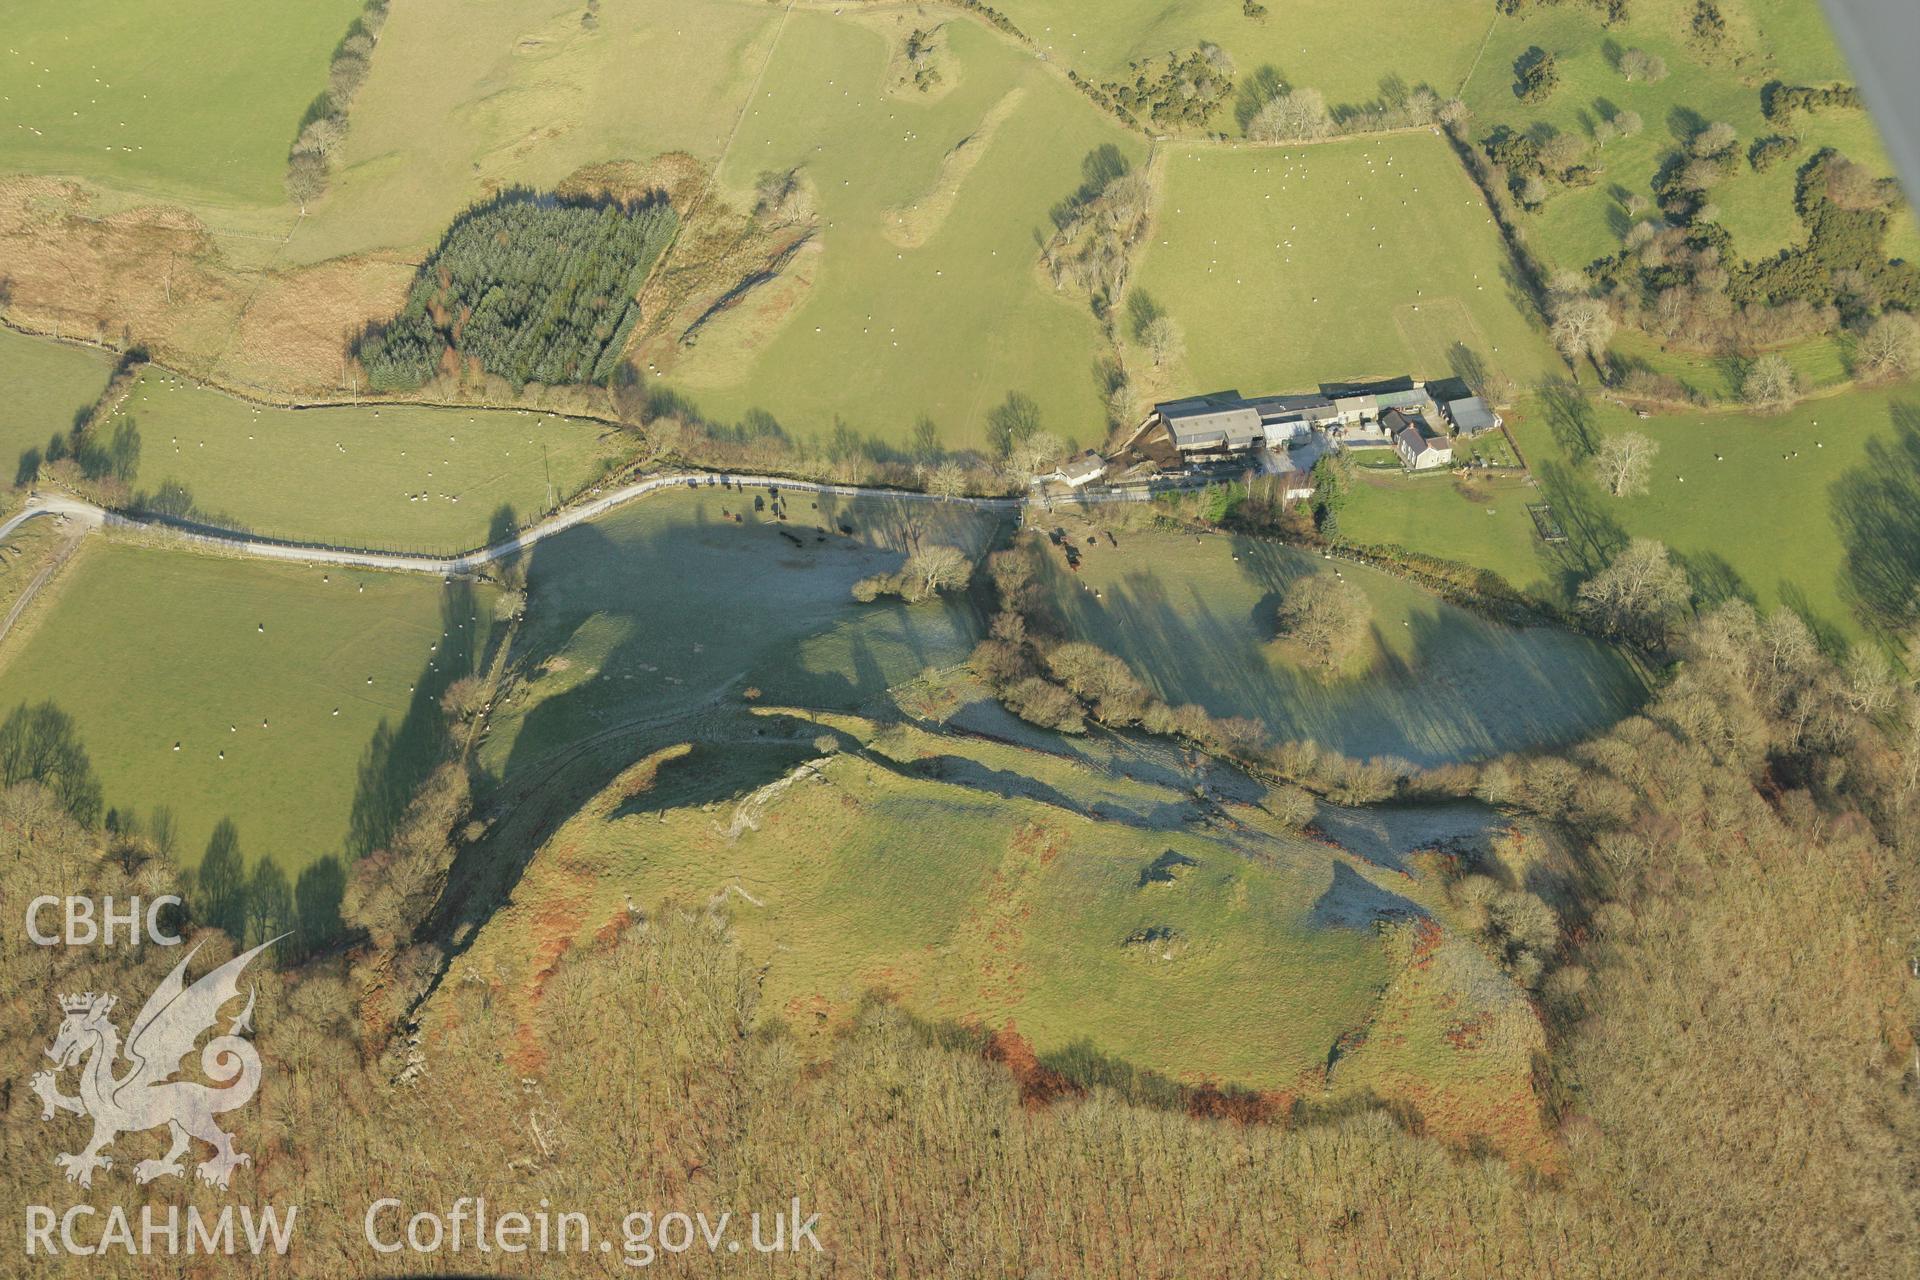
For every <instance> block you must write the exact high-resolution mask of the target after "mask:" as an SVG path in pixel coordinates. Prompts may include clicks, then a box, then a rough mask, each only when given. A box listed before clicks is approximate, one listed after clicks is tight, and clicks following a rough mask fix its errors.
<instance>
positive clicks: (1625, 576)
mask: <svg viewBox="0 0 1920 1280" xmlns="http://www.w3.org/2000/svg"><path fill="white" fill-rule="evenodd" d="M1692 594H1693V592H1692V588H1691V587H1690V586H1689V585H1688V582H1687V575H1686V571H1685V570H1683V569H1681V567H1680V566H1679V565H1677V564H1675V563H1673V561H1672V560H1671V559H1670V558H1669V557H1668V554H1667V548H1666V544H1664V543H1661V542H1657V541H1655V540H1654V539H1652V538H1635V539H1634V540H1633V541H1632V542H1630V543H1628V544H1627V546H1626V548H1625V549H1624V550H1623V551H1621V552H1620V554H1619V555H1617V556H1615V557H1614V558H1613V563H1612V564H1609V565H1608V566H1607V567H1606V568H1605V569H1602V570H1601V571H1600V572H1599V573H1597V574H1595V575H1594V576H1593V577H1592V578H1590V579H1588V580H1587V581H1586V582H1584V583H1582V584H1581V586H1580V611H1581V612H1582V613H1584V614H1586V615H1587V616H1588V617H1589V618H1591V619H1592V620H1593V621H1594V622H1596V623H1598V624H1599V626H1600V627H1601V629H1602V630H1604V631H1605V632H1606V633H1607V634H1609V635H1614V636H1620V637H1622V638H1624V639H1632V640H1637V641H1640V642H1641V643H1646V644H1661V645H1664V644H1665V643H1666V638H1667V629H1668V627H1669V625H1670V624H1671V623H1672V622H1673V620H1674V619H1675V618H1676V617H1677V616H1678V615H1679V613H1680V612H1681V610H1683V609H1685V608H1686V606H1687V602H1688V600H1689V599H1690V598H1691V597H1692Z"/></svg>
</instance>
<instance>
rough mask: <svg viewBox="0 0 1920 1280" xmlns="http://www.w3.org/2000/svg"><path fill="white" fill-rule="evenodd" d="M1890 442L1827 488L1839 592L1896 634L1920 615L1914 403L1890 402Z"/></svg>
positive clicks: (1919, 467) (1919, 446)
mask: <svg viewBox="0 0 1920 1280" xmlns="http://www.w3.org/2000/svg"><path fill="white" fill-rule="evenodd" d="M1890 414H1891V417H1892V419H1893V434H1892V438H1891V439H1884V440H1883V439H1873V440H1869V441H1867V447H1866V461H1865V462H1863V463H1862V464H1861V465H1860V466H1858V467H1855V468H1853V469H1852V470H1850V471H1848V472H1846V473H1845V474H1844V475H1842V476H1841V477H1840V478H1839V479H1838V480H1836V481H1834V483H1833V485H1832V487H1831V488H1830V489H1829V490H1828V495H1827V496H1828V502H1829V504H1830V506H1831V509H1832V511H1833V521H1834V524H1835V526H1836V527H1837V528H1838V530H1839V533H1840V542H1841V545H1842V547H1844V548H1845V553H1846V559H1845V562H1844V564H1843V565H1842V568H1841V590H1842V593H1843V595H1844V596H1845V598H1846V600H1847V602H1848V604H1849V605H1850V606H1851V607H1852V608H1853V610H1854V611H1855V612H1856V613H1857V614H1858V615H1859V617H1860V619H1861V620H1862V621H1863V622H1864V623H1865V624H1866V625H1867V626H1868V627H1870V628H1871V629H1873V630H1874V631H1876V632H1879V633H1880V634H1882V635H1887V636H1891V635H1898V634H1900V633H1902V632H1904V631H1905V630H1906V629H1907V628H1909V627H1911V626H1912V625H1913V623H1914V621H1915V619H1916V618H1920V405H1914V404H1896V405H1893V406H1892V408H1891V410H1890Z"/></svg>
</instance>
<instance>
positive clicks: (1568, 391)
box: [1540, 378, 1600, 466]
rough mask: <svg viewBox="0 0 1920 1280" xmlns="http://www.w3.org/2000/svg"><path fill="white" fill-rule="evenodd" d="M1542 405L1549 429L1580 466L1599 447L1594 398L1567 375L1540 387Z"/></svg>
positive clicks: (1570, 459)
mask: <svg viewBox="0 0 1920 1280" xmlns="http://www.w3.org/2000/svg"><path fill="white" fill-rule="evenodd" d="M1540 405H1541V408H1542V410H1543V411H1544V412H1545V414H1546V419H1547V429H1548V430H1549V431H1551V432H1553V439H1554V443H1555V444H1557V445H1559V446H1560V452H1562V453H1564V454H1566V455H1567V460H1568V461H1569V462H1571V463H1573V464H1574V465H1575V466H1578V465H1579V464H1580V463H1582V462H1585V461H1586V460H1587V459H1588V458H1591V457H1592V456H1593V455H1594V452H1595V451H1596V450H1598V449H1599V447H1600V435H1599V433H1598V432H1597V431H1595V430H1594V425H1593V402H1592V401H1591V400H1589V399H1588V398H1587V393H1586V392H1585V391H1584V390H1582V389H1581V388H1580V387H1579V386H1578V385H1577V384H1575V383H1573V382H1569V381H1567V380H1566V379H1565V378H1553V379H1550V380H1548V381H1547V382H1546V383H1544V384H1543V385H1542V386H1541V388H1540Z"/></svg>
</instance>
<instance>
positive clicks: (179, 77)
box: [0, 0, 404, 216]
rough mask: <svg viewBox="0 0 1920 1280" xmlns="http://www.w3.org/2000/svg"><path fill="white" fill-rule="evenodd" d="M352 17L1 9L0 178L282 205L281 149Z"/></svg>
mask: <svg viewBox="0 0 1920 1280" xmlns="http://www.w3.org/2000/svg"><path fill="white" fill-rule="evenodd" d="M360 4H361V0H311V2H303V3H298V4H295V3H288V2H286V0H281V2H279V3H248V2H247V0H180V3H177V4H170V5H168V6H166V7H165V8H164V9H162V10H154V9H148V8H146V7H144V6H139V5H129V4H125V3H118V2H116V0H70V2H68V3H62V4H57V5H25V6H11V7H10V10H9V14H10V16H9V18H8V21H7V24H6V43H5V46H4V48H0V58H4V59H5V61H4V62H0V67H3V68H4V71H0V85H4V86H5V88H4V89H0V172H15V171H17V172H26V173H58V174H73V175H77V176H79V177H83V178H89V179H93V180H95V181H98V182H102V183H105V184H107V185H109V186H118V187H122V188H125V189H130V190H135V191H145V192H152V193H155V194H160V195H165V196H169V197H174V198H180V199H186V200H190V201H194V202H203V201H204V202H210V203H212V204H215V205H227V204H234V203H243V204H268V205H282V204H284V203H285V199H286V197H285V196H284V195H283V194H282V192H281V178H282V176H283V175H284V174H285V172H286V162H287V148H288V146H290V145H291V144H292V142H293V137H294V134H295V133H297V132H298V131H299V127H300V116H301V113H302V112H303V111H305V110H306V107H307V104H308V103H309V102H310V101H312V99H313V97H314V96H315V95H316V94H318V93H319V92H320V91H321V90H322V89H324V88H325V87H326V84H327V61H328V59H329V58H330V57H331V56H332V53H333V48H334V46H335V45H336V44H337V43H338V42H339V40H340V38H341V37H342V36H344V35H345V34H346V31H347V24H348V23H349V22H350V21H352V19H353V17H354V16H355V15H356V14H358V13H359V12H360ZM403 7H404V6H403ZM291 212H292V211H291V210H290V209H289V210H288V213H289V216H290V215H291Z"/></svg>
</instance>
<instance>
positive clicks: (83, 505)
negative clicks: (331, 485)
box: [0, 471, 1104, 575]
mask: <svg viewBox="0 0 1920 1280" xmlns="http://www.w3.org/2000/svg"><path fill="white" fill-rule="evenodd" d="M722 485H725V486H729V487H739V488H754V489H778V490H783V491H786V492H791V493H815V494H830V495H834V496H839V497H848V498H894V499H899V500H902V501H907V502H933V503H954V504H958V505H963V506H968V507H972V508H974V509H976V510H982V511H1016V510H1019V509H1020V508H1022V507H1024V506H1026V505H1027V500H1026V499H1024V498H941V497H935V496H934V495H932V494H926V493H913V492H910V491H905V490H896V489H873V488H867V487H864V486H861V485H847V484H821V483H816V482H813V481H807V480H786V479H782V478H780V477H778V476H756V475H735V474H733V473H731V472H693V471H684V472H674V473H673V474H670V475H661V476H650V477H649V478H647V479H645V480H636V481H634V482H633V483H632V484H628V485H623V486H621V487H620V488H618V489H615V490H613V491H612V492H610V493H605V494H602V495H601V496H600V497H598V498H595V499H594V500H593V501H591V502H585V503H582V504H581V505H579V506H577V507H569V508H568V509H567V510H565V511H560V512H556V513H555V514H553V515H551V516H549V517H547V518H546V519H545V520H542V521H541V522H540V523H538V524H535V525H532V526H529V527H528V528H526V529H524V530H522V531H521V532H520V533H519V534H517V535H515V536H514V537H511V538H508V539H506V540H504V541H501V542H497V543H495V544H494V545H493V546H490V547H482V548H480V549H479V550H475V551H468V552H464V553H462V554H460V555H456V556H444V557H441V556H419V555H399V554H394V553H390V552H384V551H353V550H347V549H344V548H339V547H323V546H313V545H308V544H302V543H296V542H277V541H272V540H268V539H262V538H256V537H254V536H253V535H251V534H248V533H243V532H240V531H238V530H232V529H216V528H209V527H206V526H200V525H196V526H193V527H190V528H189V527H184V526H182V525H178V524H174V523H172V522H170V521H166V520H159V519H152V518H144V517H139V516H127V515H121V514H120V513H118V512H113V511H107V510H104V509H103V508H101V507H98V506H95V505H94V504H93V503H91V502H86V501H84V500H82V499H79V498H73V497H68V496H66V495H64V494H47V493H35V494H33V495H32V496H30V497H29V498H28V499H27V502H26V505H25V506H24V507H23V508H22V509H21V510H19V511H18V512H16V513H14V515H13V516H12V517H10V518H9V519H8V520H7V521H6V522H5V523H0V537H5V536H6V535H7V534H9V533H11V532H13V530H15V529H17V528H18V527H19V526H20V525H22V524H23V523H25V522H26V521H28V520H31V519H34V518H35V517H37V516H66V517H67V518H68V519H71V520H78V521H80V522H82V523H84V524H88V525H93V526H100V525H105V526H108V527H112V528H122V529H141V530H144V531H147V532H149V533H157V534H160V535H162V536H164V537H168V538H174V539H178V540H180V541H182V542H197V543H202V544H205V545H209V546H218V547H222V548H224V549H226V550H229V551H235V552H238V553H240V554H242V555H247V556H254V557H257V558H259V559H262V560H287V561H293V562H296V563H304V564H332V565H346V566H350V567H355V568H362V569H394V570H399V571H402V572H408V573H438V574H443V575H445V574H454V573H472V572H474V571H476V570H478V569H482V568H484V567H485V566H487V565H489V564H492V563H493V562H494V561H496V560H501V559H504V558H506V557H508V556H512V555H517V554H519V553H520V552H522V551H525V550H526V549H527V548H529V547H531V546H533V545H534V544H535V543H537V542H540V541H542V540H543V539H546V538H550V537H552V536H553V535H554V534H556V533H561V532H563V531H565V530H567V529H571V528H573V527H574V526H575V525H577V524H583V523H585V522H586V521H589V520H593V519H595V518H597V517H599V516H603V515H605V514H606V513H607V512H609V511H612V510H614V509H615V508H616V507H622V506H625V505H626V504H627V503H629V502H634V501H636V500H638V499H640V498H644V497H646V496H647V495H648V494H650V493H659V492H662V491H664V490H672V489H690V488H691V489H704V488H708V487H719V486H722ZM1102 496H1104V495H1102Z"/></svg>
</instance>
